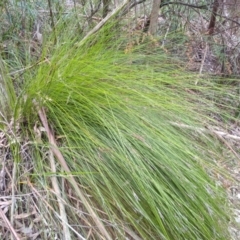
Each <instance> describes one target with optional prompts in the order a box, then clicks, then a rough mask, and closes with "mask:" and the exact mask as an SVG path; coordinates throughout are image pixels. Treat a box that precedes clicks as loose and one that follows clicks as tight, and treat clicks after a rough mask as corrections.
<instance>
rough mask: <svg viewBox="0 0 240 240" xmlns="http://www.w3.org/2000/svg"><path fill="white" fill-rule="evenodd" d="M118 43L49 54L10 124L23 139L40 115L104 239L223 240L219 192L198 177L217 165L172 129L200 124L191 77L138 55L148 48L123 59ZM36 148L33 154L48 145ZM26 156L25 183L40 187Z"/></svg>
mask: <svg viewBox="0 0 240 240" xmlns="http://www.w3.org/2000/svg"><path fill="white" fill-rule="evenodd" d="M111 31H112V33H111V34H110V32H111ZM65 34H67V31H66V32H65ZM63 35H64V33H63ZM64 36H67V35H64ZM118 36H119V35H117V33H115V32H114V29H113V28H111V27H110V28H109V27H108V26H106V27H105V28H103V29H102V30H101V31H100V33H99V34H97V35H94V36H93V37H90V38H89V39H88V41H87V42H86V43H84V44H83V45H82V46H80V47H78V46H77V45H76V44H75V42H74V40H72V41H73V42H65V43H64V42H62V43H60V44H59V46H56V48H55V50H54V51H53V54H52V56H51V57H50V58H49V61H46V63H43V64H41V65H40V66H39V69H38V73H37V76H36V77H35V78H34V79H31V81H28V82H27V84H26V87H25V89H24V91H23V94H22V96H24V97H20V98H19V101H18V104H19V106H20V105H21V110H22V114H21V115H19V117H21V118H22V120H24V121H22V122H24V123H26V122H27V124H28V125H27V127H28V129H29V130H31V129H33V126H34V124H36V122H37V121H39V120H38V115H37V108H36V105H35V104H36V103H37V104H38V105H39V106H42V107H44V109H45V110H46V114H47V117H48V121H49V124H50V126H51V127H52V128H53V130H54V133H55V137H56V139H59V140H58V144H59V149H60V151H61V152H62V153H63V155H64V158H65V159H66V161H67V164H68V166H69V168H70V169H71V171H72V172H73V175H74V177H75V179H76V181H77V182H78V184H79V186H81V188H82V189H83V191H84V193H85V194H86V197H87V200H88V202H89V203H90V205H91V206H92V207H93V208H94V209H96V213H97V215H98V216H99V218H100V219H101V220H102V222H103V223H104V225H105V227H106V229H108V231H109V233H110V235H111V236H112V239H117V238H118V239H125V238H126V236H128V234H129V232H131V231H133V232H134V233H135V234H136V235H138V236H139V237H140V238H141V239H168V240H174V239H176V240H179V239H194V240H195V239H206V240H209V239H218V240H221V239H222V240H226V239H228V232H227V222H228V218H227V216H226V212H225V204H226V202H225V197H224V193H223V191H222V189H221V188H220V187H218V186H216V184H215V182H214V181H213V180H212V179H211V177H210V176H209V175H208V174H207V173H206V168H208V167H209V168H210V167H213V161H212V159H211V157H216V156H217V152H216V149H214V148H213V147H214V146H213V145H212V144H211V142H210V140H211V138H210V137H207V136H200V135H197V136H194V135H195V134H194V133H192V132H191V131H189V130H187V129H180V128H178V127H176V126H175V125H173V124H172V123H173V122H174V123H184V124H188V125H190V126H193V127H195V126H201V125H202V123H201V122H202V121H203V120H204V121H205V122H207V121H208V119H210V117H209V116H208V115H207V113H208V107H207V104H208V103H210V102H211V100H209V99H205V100H203V99H202V102H204V103H205V104H206V105H204V104H202V105H201V104H200V103H201V101H200V100H199V99H198V98H199V96H197V95H194V94H193V93H191V92H190V91H188V89H194V90H196V89H198V90H199V91H202V89H203V88H204V86H202V87H198V86H192V83H191V79H192V76H191V75H190V74H187V73H184V72H183V71H182V70H181V67H180V64H178V63H174V61H172V60H171V59H169V58H168V57H166V56H165V54H164V53H163V51H161V49H159V51H158V52H156V51H155V50H154V51H155V52H154V51H151V50H150V49H148V52H147V53H146V52H144V49H146V47H151V43H147V44H149V45H146V46H144V45H143V47H140V46H136V47H133V49H132V50H131V53H125V52H126V51H124V49H125V48H126V44H124V41H126V39H124V38H118ZM70 38H71V36H70ZM71 39H73V38H71ZM46 52H47V51H46ZM209 109H211V107H210V108H209ZM32 138H33V140H34V134H33V135H32ZM42 141H43V143H42V144H44V147H42V148H41V150H43V149H45V148H46V147H47V146H48V141H47V139H46V138H45V137H42ZM40 146H42V145H41V144H38V145H37V146H36V148H35V151H39V149H40ZM206 146H207V150H206V152H205V151H203V150H204V147H206ZM210 153H212V155H211V154H210ZM34 156H36V158H35V162H34V166H35V168H34V173H33V177H35V178H36V179H38V180H40V179H44V181H43V180H41V182H44V184H46V185H48V184H49V183H48V178H49V172H50V170H49V169H48V163H47V162H40V161H42V160H41V154H39V153H36V154H35V155H34ZM58 171H59V177H60V176H61V177H65V178H66V179H68V178H69V176H68V173H63V172H61V171H62V170H61V168H60V167H59V168H58ZM36 175H38V177H36ZM44 184H43V185H44ZM64 199H65V201H66V202H68V206H66V208H67V211H68V212H69V223H70V225H74V229H75V230H76V231H78V232H79V233H80V232H81V233H83V235H85V237H86V236H87V231H86V229H85V228H84V226H83V224H81V218H80V217H79V216H78V215H77V214H75V212H74V211H75V210H74V208H75V207H76V206H74V204H72V203H71V200H70V199H68V197H67V194H66V195H65V196H64ZM85 207H86V206H82V208H83V209H84V210H83V212H84V211H86V208H85ZM56 211H57V210H56ZM88 214H89V213H86V214H85V215H84V218H89V216H88ZM70 216H73V217H72V218H71V217H70ZM78 222H79V224H77V225H76V223H78ZM90 222H91V220H90ZM93 228H94V227H93ZM93 231H94V234H95V235H96V236H95V237H96V238H95V239H100V235H101V233H100V232H99V230H98V229H97V228H94V230H93ZM72 234H73V236H75V235H74V233H73V232H72ZM98 234H99V235H98Z"/></svg>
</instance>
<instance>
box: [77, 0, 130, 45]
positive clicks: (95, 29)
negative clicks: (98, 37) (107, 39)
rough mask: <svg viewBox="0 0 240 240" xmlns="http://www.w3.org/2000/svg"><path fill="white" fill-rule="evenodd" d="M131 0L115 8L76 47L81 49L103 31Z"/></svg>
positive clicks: (126, 0)
mask: <svg viewBox="0 0 240 240" xmlns="http://www.w3.org/2000/svg"><path fill="white" fill-rule="evenodd" d="M128 2H129V0H125V1H124V2H123V3H122V4H120V5H119V6H118V7H117V8H115V9H114V10H113V11H112V12H111V13H109V14H108V15H107V16H106V17H105V18H104V19H103V20H102V21H101V22H99V23H98V24H97V25H96V26H95V27H94V28H93V29H92V30H91V31H90V32H88V33H87V34H86V36H85V37H84V38H83V39H82V40H81V41H80V42H79V43H77V44H76V45H77V46H78V47H80V46H81V45H82V44H84V43H85V42H86V40H87V39H88V38H89V37H90V36H92V35H93V34H94V33H96V32H97V31H98V30H99V29H101V28H102V27H103V26H104V25H105V24H106V22H107V21H109V20H110V19H111V18H112V17H113V16H115V15H116V14H117V13H118V12H119V11H120V10H121V9H122V8H124V6H126V5H127V3H128Z"/></svg>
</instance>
